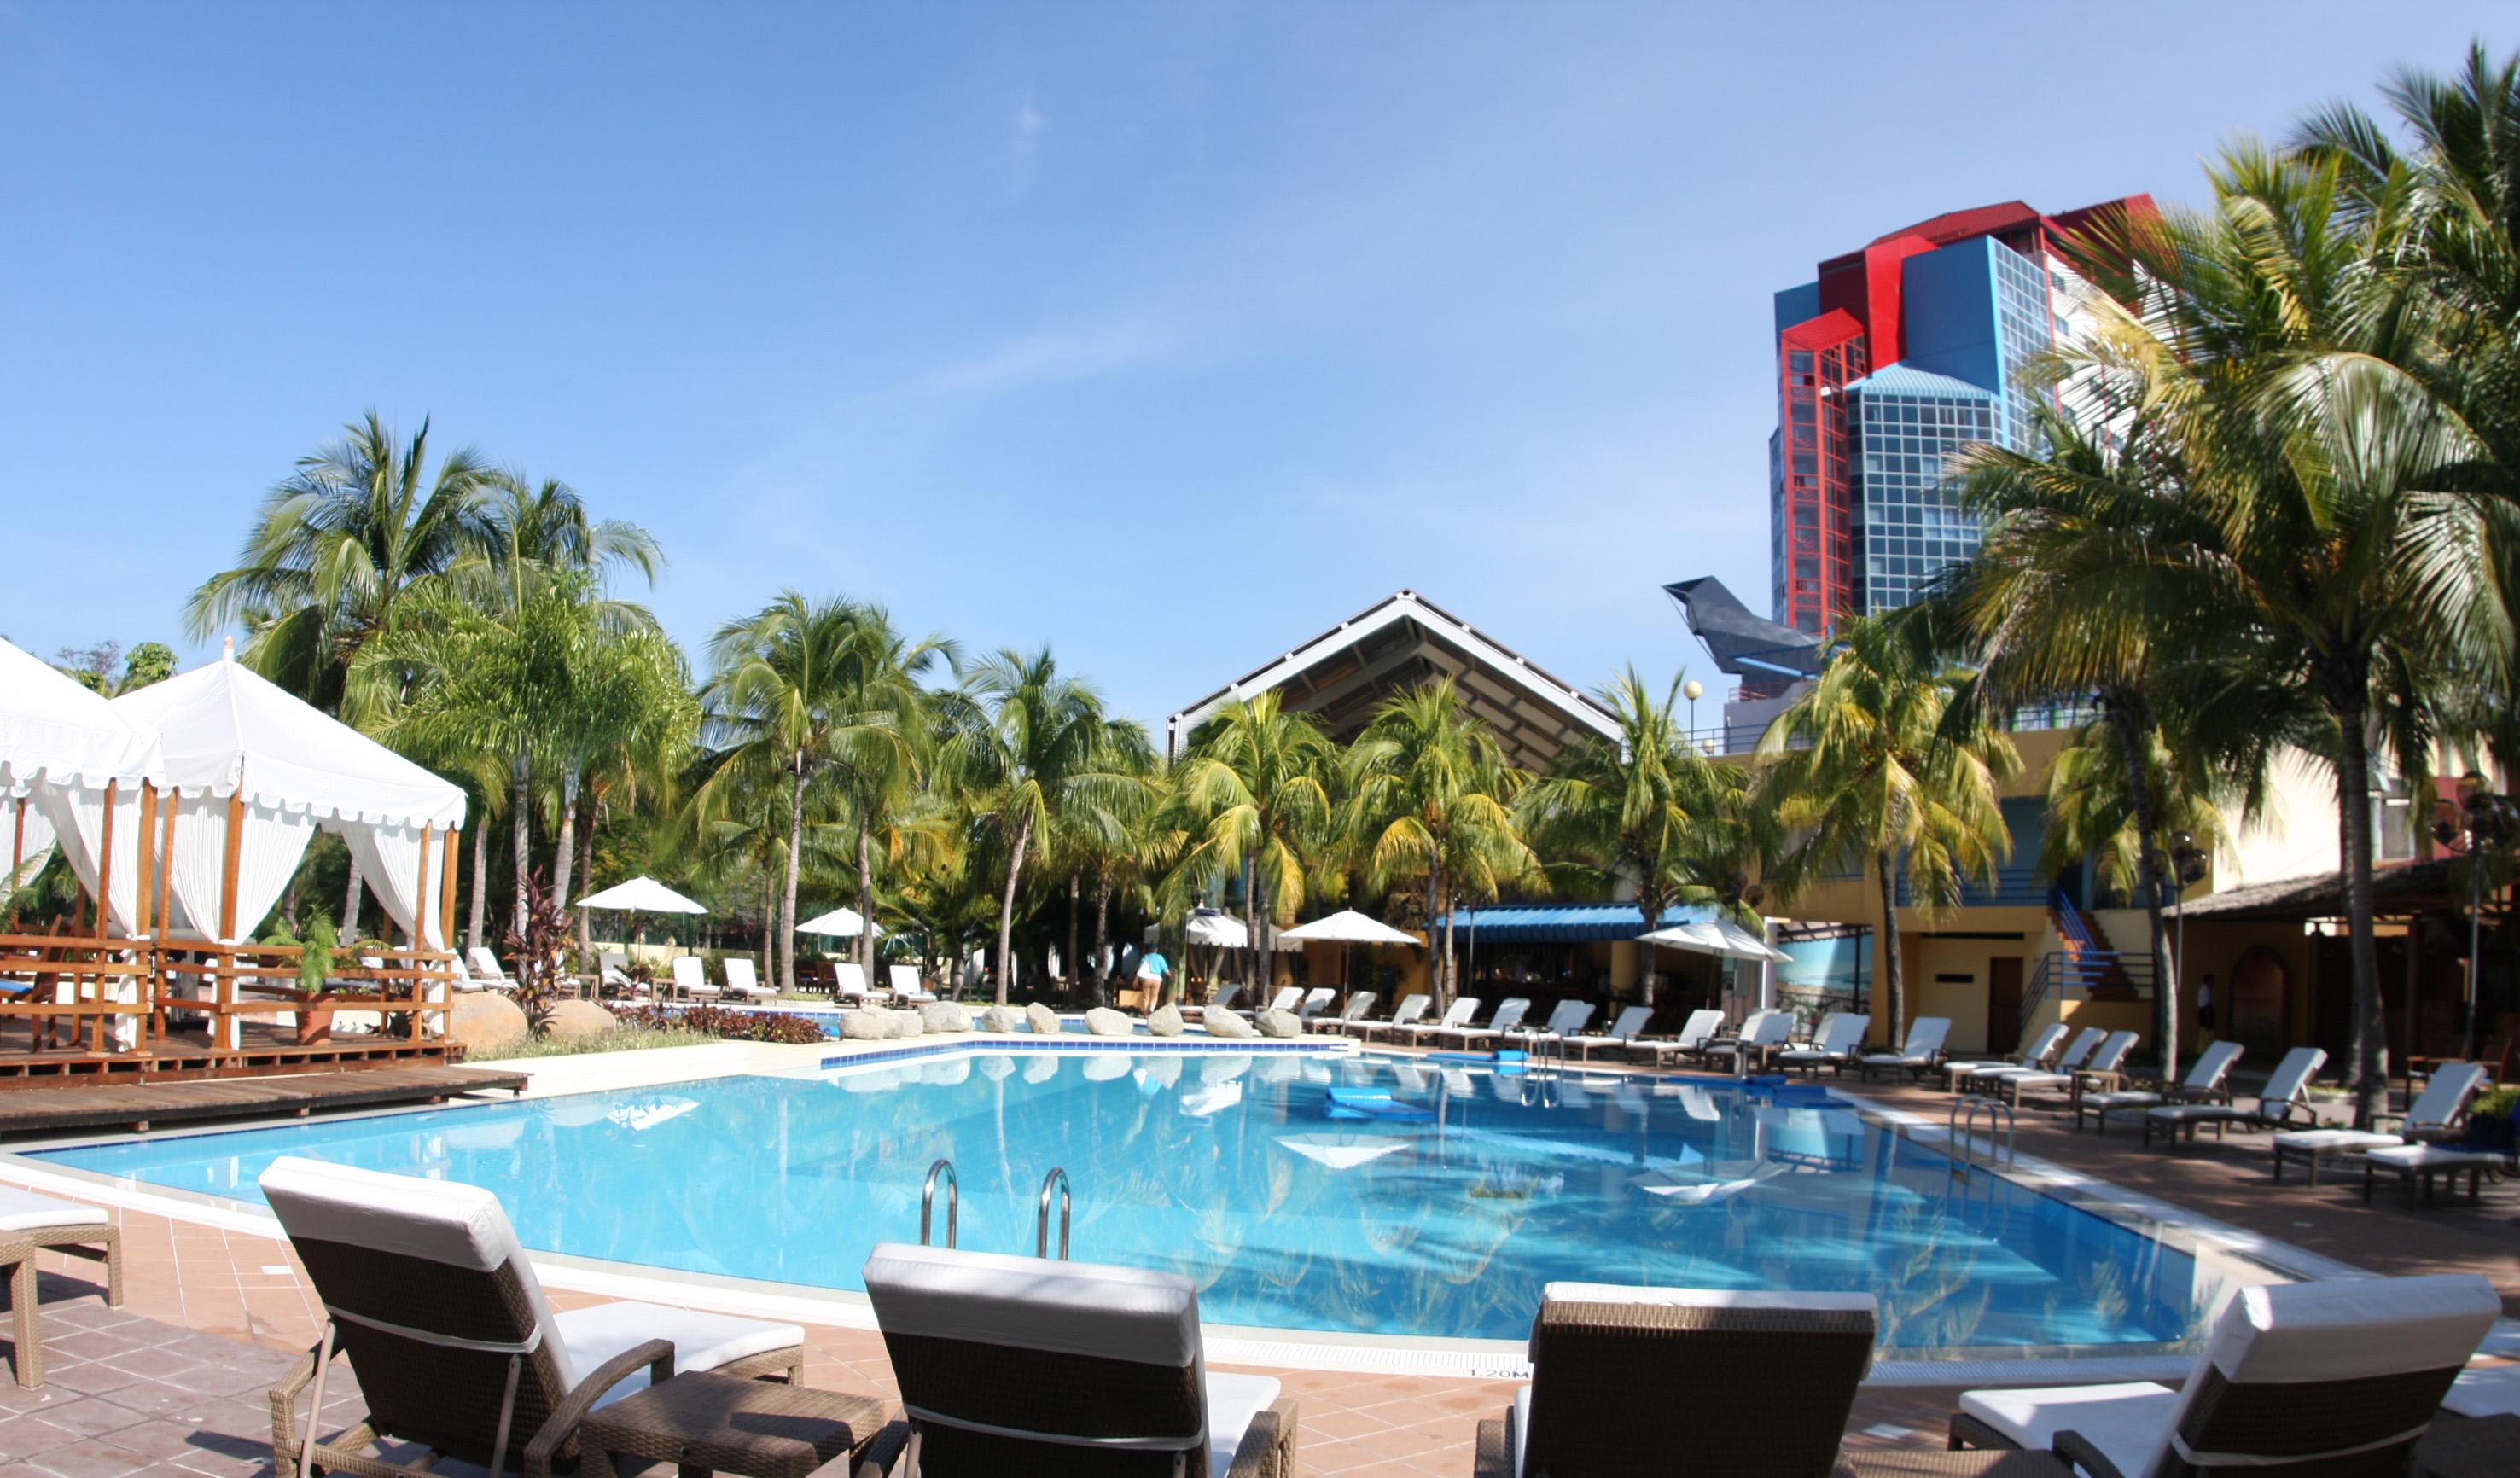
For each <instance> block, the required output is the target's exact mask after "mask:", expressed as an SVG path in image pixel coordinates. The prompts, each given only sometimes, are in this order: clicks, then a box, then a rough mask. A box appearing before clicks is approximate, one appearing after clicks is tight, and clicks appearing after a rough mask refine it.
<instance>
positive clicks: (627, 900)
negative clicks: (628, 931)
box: [577, 877, 708, 914]
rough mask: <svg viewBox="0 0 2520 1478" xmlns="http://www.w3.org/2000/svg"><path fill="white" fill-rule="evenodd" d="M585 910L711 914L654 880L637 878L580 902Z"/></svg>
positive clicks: (586, 897)
mask: <svg viewBox="0 0 2520 1478" xmlns="http://www.w3.org/2000/svg"><path fill="white" fill-rule="evenodd" d="M577 906H578V907H579V908H581V909H612V910H615V911H617V912H620V913H625V914H705V913H707V912H708V910H707V909H706V908H704V907H702V906H701V905H699V904H697V903H694V902H692V901H691V900H690V899H688V898H685V897H684V896H683V895H682V894H680V893H677V892H675V891H674V890H673V889H671V888H669V887H667V886H665V885H664V884H663V883H661V882H658V881H657V880H656V879H654V878H652V877H633V878H631V879H630V880H629V881H628V882H619V883H614V884H613V885H612V886H611V887H608V888H606V889H605V890H604V891H603V892H601V893H589V894H587V895H586V896H585V897H584V898H581V899H579V900H578V901H577Z"/></svg>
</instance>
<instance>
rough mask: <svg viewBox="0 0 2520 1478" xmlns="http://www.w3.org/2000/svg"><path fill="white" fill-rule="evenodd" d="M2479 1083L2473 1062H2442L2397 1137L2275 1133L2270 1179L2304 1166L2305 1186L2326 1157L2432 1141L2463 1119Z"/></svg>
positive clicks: (2481, 1072) (2480, 1073) (2354, 1132)
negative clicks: (2288, 1164)
mask: <svg viewBox="0 0 2520 1478" xmlns="http://www.w3.org/2000/svg"><path fill="white" fill-rule="evenodd" d="M2484 1082H2485V1069H2484V1068H2482V1067H2479V1066H2478V1065H2477V1064H2475V1063H2473V1062H2445V1063H2443V1064H2441V1066H2439V1067H2437V1068H2435V1069H2434V1070H2433V1076H2432V1081H2431V1082H2429V1083H2426V1084H2425V1085H2424V1091H2423V1092H2422V1093H2421V1094H2419V1095H2417V1096H2416V1098H2415V1101H2414V1102H2412V1103H2409V1104H2408V1105H2407V1115H2406V1118H2405V1120H2404V1121H2403V1122H2402V1123H2401V1124H2400V1125H2399V1130H2400V1132H2399V1133H2397V1134H2387V1133H2383V1132H2381V1131H2379V1130H2372V1129H2287V1130H2283V1131H2281V1132H2279V1133H2277V1134H2276V1135H2275V1137H2274V1140H2273V1142H2272V1143H2271V1144H2270V1145H2269V1146H2268V1147H2269V1149H2270V1150H2271V1151H2272V1152H2273V1157H2274V1177H2273V1178H2274V1179H2275V1180H2278V1181H2280V1180H2282V1179H2283V1172H2284V1162H2285V1161H2287V1160H2290V1161H2292V1162H2294V1163H2295V1164H2299V1165H2306V1166H2308V1167H2309V1169H2310V1184H2312V1185H2313V1186H2316V1185H2318V1171H2319V1165H2320V1162H2322V1161H2324V1160H2325V1159H2327V1158H2328V1157H2329V1156H2331V1155H2340V1154H2363V1153H2367V1152H2369V1151H2372V1150H2378V1149H2390V1148H2403V1147H2405V1146H2406V1145H2408V1144H2409V1143H2413V1142H2419V1141H2423V1140H2437V1139H2440V1138H2442V1137H2444V1136H2446V1135H2448V1134H2449V1133H2450V1132H2451V1131H2452V1130H2453V1129H2454V1128H2455V1127H2456V1126H2457V1124H2458V1122H2459V1120H2460V1119H2461V1118H2463V1117H2464V1116H2465V1115H2466V1113H2467V1102H2468V1099H2470V1098H2473V1097H2476V1090H2477V1088H2478V1087H2479V1086H2480V1085H2482V1084H2483V1083H2484Z"/></svg>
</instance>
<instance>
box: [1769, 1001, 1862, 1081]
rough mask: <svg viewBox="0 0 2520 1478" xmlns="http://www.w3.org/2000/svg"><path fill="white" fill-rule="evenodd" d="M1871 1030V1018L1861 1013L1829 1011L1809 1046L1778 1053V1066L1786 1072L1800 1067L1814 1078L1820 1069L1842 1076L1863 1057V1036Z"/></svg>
mask: <svg viewBox="0 0 2520 1478" xmlns="http://www.w3.org/2000/svg"><path fill="white" fill-rule="evenodd" d="M1871 1030H1872V1018H1871V1017H1870V1016H1868V1015H1866V1014H1865V1013H1864V1012H1862V1011H1831V1012H1829V1013H1828V1014H1827V1015H1826V1016H1824V1017H1823V1018H1822V1020H1821V1023H1820V1030H1819V1031H1816V1032H1814V1033H1812V1041H1811V1046H1809V1047H1790V1048H1787V1049H1785V1050H1784V1051H1783V1052H1780V1053H1777V1065H1778V1066H1779V1067H1782V1068H1783V1069H1785V1071H1787V1072H1792V1071H1793V1070H1795V1069H1796V1068H1800V1069H1801V1070H1802V1071H1804V1072H1807V1073H1810V1074H1811V1075H1812V1076H1813V1077H1818V1076H1820V1070H1821V1069H1822V1068H1823V1067H1825V1068H1828V1069H1829V1070H1831V1071H1832V1072H1836V1073H1839V1074H1841V1075H1842V1074H1844V1073H1845V1071H1846V1070H1847V1068H1848V1067H1849V1066H1851V1065H1853V1064H1854V1062H1855V1061H1856V1060H1857V1059H1858V1058H1860V1057H1861V1056H1863V1055H1864V1038H1865V1034H1866V1033H1868V1032H1869V1031H1871Z"/></svg>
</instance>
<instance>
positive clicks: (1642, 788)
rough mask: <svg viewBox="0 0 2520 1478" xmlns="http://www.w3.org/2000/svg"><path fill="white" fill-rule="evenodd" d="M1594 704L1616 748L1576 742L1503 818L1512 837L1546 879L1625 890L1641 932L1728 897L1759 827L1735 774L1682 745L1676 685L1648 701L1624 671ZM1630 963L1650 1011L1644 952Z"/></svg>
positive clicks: (1750, 860)
mask: <svg viewBox="0 0 2520 1478" xmlns="http://www.w3.org/2000/svg"><path fill="white" fill-rule="evenodd" d="M1598 697H1599V698H1600V701H1601V704H1602V706H1603V707H1605V708H1607V709H1608V710H1609V712H1610V716H1611V718H1612V719H1613V720H1615V721H1616V724H1617V727H1618V737H1617V738H1616V739H1607V738H1600V737H1596V736H1592V735H1587V736H1585V737H1584V738H1582V739H1578V740H1577V741H1576V742H1574V743H1572V744H1569V745H1567V746H1566V748H1564V749H1563V750H1560V751H1559V752H1558V756H1557V762H1556V764H1555V765H1553V767H1551V770H1550V773H1549V774H1548V775H1546V776H1544V777H1542V778H1541V779H1539V780H1536V781H1533V782H1532V783H1531V784H1530V785H1529V786H1528V787H1527V788H1525V789H1524V790H1523V792H1522V795H1521V798H1520V800H1519V803H1518V804H1517V806H1516V808H1515V810H1516V815H1517V817H1518V818H1519V820H1520V822H1521V825H1522V831H1523V835H1524V836H1525V837H1527V838H1528V839H1529V841H1530V843H1531V845H1532V846H1533V847H1535V848H1536V849H1538V851H1539V853H1540V855H1541V856H1543V857H1546V858H1549V859H1551V862H1550V864H1549V871H1550V873H1552V874H1553V875H1554V876H1558V877H1562V878H1568V879H1572V880H1577V881H1579V882H1580V883H1581V884H1583V885H1585V886H1587V887H1588V888H1594V889H1598V888H1605V887H1609V886H1614V885H1615V884H1616V883H1617V882H1618V881H1620V880H1625V881H1627V882H1630V883H1633V884H1634V886H1635V887H1636V890H1637V911H1638V913H1639V914H1640V915H1642V916H1643V920H1644V926H1645V929H1646V930H1647V931H1651V930H1653V929H1656V928H1659V927H1661V924H1662V916H1663V915H1664V913H1665V912H1666V911H1668V910H1669V909H1670V908H1671V907H1672V906H1673V905H1674V904H1677V903H1690V902H1701V901H1715V900H1721V899H1724V898H1725V896H1726V895H1727V894H1728V893H1729V894H1731V895H1732V896H1733V897H1734V898H1737V897H1738V896H1739V893H1738V889H1737V887H1734V886H1733V875H1734V873H1736V872H1737V871H1739V870H1741V869H1743V868H1745V867H1748V866H1755V861H1756V859H1757V857H1758V856H1759V854H1760V853H1761V851H1762V850H1763V848H1762V846H1761V844H1760V843H1761V839H1762V836H1763V834H1764V831H1765V829H1766V825H1767V824H1766V821H1765V819H1764V816H1763V814H1762V813H1761V812H1760V811H1759V810H1758V809H1756V808H1754V807H1752V806H1751V805H1749V804H1748V800H1749V794H1748V789H1747V785H1746V784H1745V781H1744V779H1743V776H1742V774H1741V772H1740V771H1738V770H1736V769H1734V768H1733V767H1731V766H1723V765H1716V764H1714V763H1712V762H1710V761H1709V760H1708V759H1707V758H1706V756H1704V755H1702V754H1700V753H1698V752H1697V750H1696V749H1694V748H1692V747H1691V746H1690V745H1689V743H1688V737H1687V733H1686V729H1687V725H1686V722H1685V721H1684V720H1683V719H1682V718H1681V716H1680V703H1681V675H1679V674H1675V675H1674V676H1673V677H1672V680H1671V687H1670V688H1669V689H1668V690H1667V691H1666V692H1665V693H1664V694H1662V696H1661V697H1659V698H1657V697H1655V696H1654V694H1653V691H1652V690H1651V689H1650V688H1648V687H1646V686H1645V680H1644V678H1643V676H1642V675H1640V674H1639V673H1638V672H1637V670H1636V669H1635V668H1634V667H1630V668H1628V669H1627V670H1626V671H1625V672H1624V673H1622V674H1621V675H1620V677H1619V678H1618V679H1617V680H1616V681H1615V682H1613V683H1611V684H1610V685H1609V686H1608V687H1606V688H1603V689H1602V690H1600V692H1599V694H1598ZM1642 963H1643V972H1644V974H1643V994H1644V1001H1645V1003H1646V1004H1647V1005H1650V1004H1652V1001H1653V993H1654V968H1653V955H1652V952H1651V951H1650V950H1647V951H1646V952H1645V954H1644V958H1643V962H1642Z"/></svg>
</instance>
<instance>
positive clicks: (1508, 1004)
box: [1435, 996, 1531, 1050]
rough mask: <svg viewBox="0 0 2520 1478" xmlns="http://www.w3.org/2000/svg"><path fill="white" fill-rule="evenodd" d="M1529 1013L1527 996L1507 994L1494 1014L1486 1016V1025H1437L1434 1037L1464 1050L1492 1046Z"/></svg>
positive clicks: (1446, 1044)
mask: <svg viewBox="0 0 2520 1478" xmlns="http://www.w3.org/2000/svg"><path fill="white" fill-rule="evenodd" d="M1529 1014H1531V1001H1530V999H1529V998H1527V997H1523V996H1508V997H1507V998H1506V999H1505V1000H1504V1001H1502V1002H1499V1003H1498V1004H1497V1008H1496V1014H1495V1015H1492V1016H1490V1017H1488V1024H1487V1025H1485V1026H1468V1025H1463V1026H1441V1027H1437V1028H1436V1029H1435V1039H1436V1041H1437V1042H1438V1043H1439V1044H1441V1045H1442V1046H1445V1047H1459V1048H1463V1049H1464V1050H1467V1049H1469V1048H1472V1047H1481V1046H1484V1047H1490V1048H1493V1047H1494V1046H1495V1045H1496V1043H1497V1041H1498V1040H1499V1039H1501V1038H1502V1037H1504V1036H1505V1034H1506V1033H1508V1032H1509V1031H1512V1030H1514V1029H1515V1028H1517V1027H1519V1026H1521V1025H1522V1018H1523V1017H1525V1016H1527V1015H1529Z"/></svg>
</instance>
